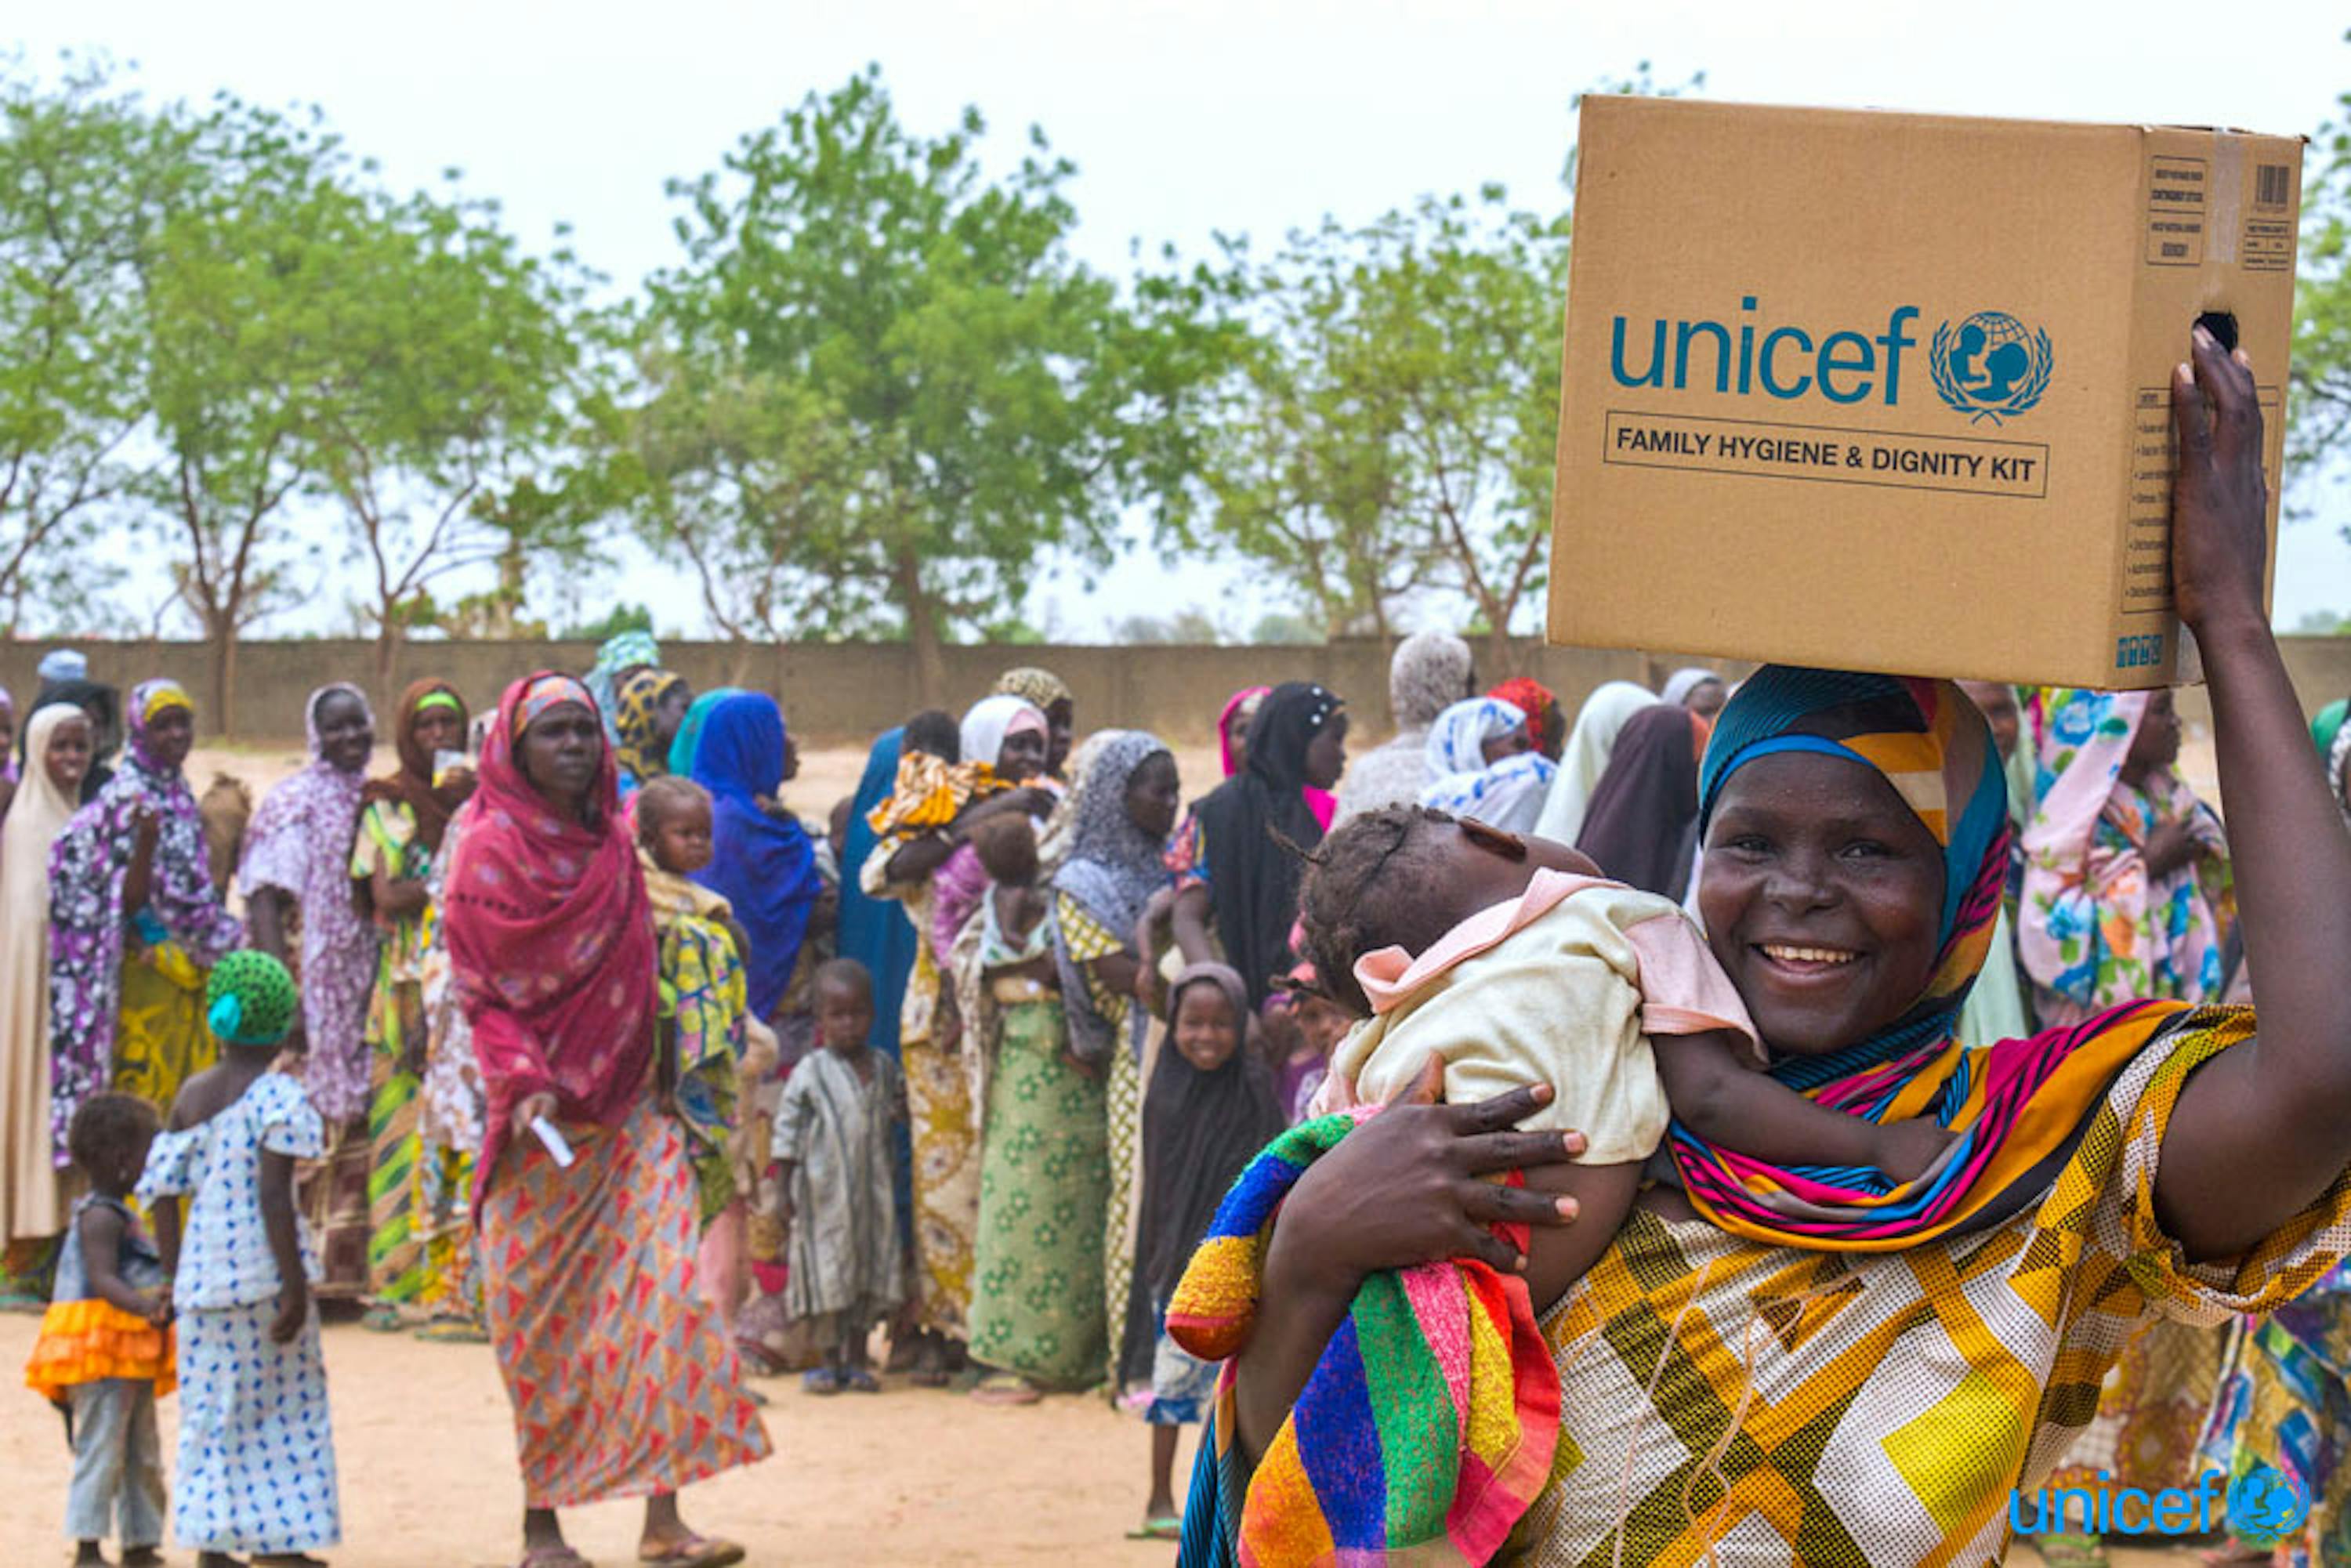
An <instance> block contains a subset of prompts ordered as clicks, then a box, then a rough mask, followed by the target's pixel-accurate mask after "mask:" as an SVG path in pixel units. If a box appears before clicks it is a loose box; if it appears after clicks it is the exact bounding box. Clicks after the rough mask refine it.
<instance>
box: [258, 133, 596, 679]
mask: <svg viewBox="0 0 2351 1568" xmlns="http://www.w3.org/2000/svg"><path fill="white" fill-rule="evenodd" d="M454 177H455V176H454V173H453V175H452V178H453V179H454ZM332 210H333V214H334V216H335V217H336V218H338V219H340V224H339V226H338V227H337V228H336V229H335V231H334V232H333V233H331V234H330V235H319V236H318V237H319V238H320V239H321V240H325V241H329V243H328V244H327V245H325V246H324V247H323V260H324V263H325V276H323V277H321V279H320V289H319V303H320V307H321V311H322V315H323V317H324V326H325V329H326V333H327V340H328V342H329V344H330V345H331V350H330V353H329V355H328V356H326V358H325V359H324V361H323V362H321V363H319V365H318V366H317V367H316V369H317V373H318V376H319V379H318V380H317V381H316V382H314V383H313V384H312V385H311V386H310V387H309V388H308V389H307V394H308V395H306V396H305V397H304V398H303V399H302V400H301V406H302V407H303V409H304V410H305V411H306V413H307V418H306V419H305V420H304V422H303V423H302V426H301V429H300V434H299V444H300V448H301V457H300V461H301V462H302V463H303V465H304V466H305V467H307V469H308V471H309V472H310V473H311V474H313V475H315V476H316V484H317V486H318V487H319V489H320V490H321V491H322V492H323V493H324V494H326V495H328V496H329V497H332V498H333V499H334V500H335V501H336V502H337V503H338V504H339V507H340V511H341V513H342V517H343V521H344V524H345V529H344V546H345V555H346V559H350V560H353V561H356V563H357V564H358V565H359V567H360V570H361V571H362V572H363V573H364V574H365V580H366V592H367V598H366V600H365V601H364V610H365V613H366V615H367V619H368V621H369V622H370V624H371V626H372V627H373V629H374V632H375V684H376V687H377V690H378V691H379V692H381V694H383V695H384V696H385V697H386V698H387V700H388V699H389V697H390V695H391V694H392V687H393V684H394V674H395V670H396V666H397V664H398V661H399V655H400V648H401V644H402V642H403V641H404V639H405V637H406V633H407V631H408V628H409V627H410V626H411V625H412V624H414V623H420V622H422V623H429V616H424V615H422V614H421V613H420V612H421V610H422V609H423V607H424V606H427V605H429V602H430V591H431V590H432V588H433V586H434V584H435V583H437V582H440V581H442V580H444V579H446V578H447V577H449V576H450V575H451V574H453V573H457V572H463V571H465V570H470V569H473V568H476V567H482V566H489V565H497V566H499V567H500V568H501V570H502V573H503V574H504V576H505V577H507V578H512V577H514V576H515V575H517V573H518V572H519V571H520V570H523V569H524V568H525V567H527V565H528V561H529V560H530V559H533V558H534V557H536V556H538V555H542V554H557V555H576V554H578V553H580V551H582V550H583V549H584V548H585V543H586V540H585V537H584V527H583V525H584V522H585V518H584V517H582V516H581V515H580V512H579V511H578V510H577V509H576V508H574V507H570V506H569V505H566V504H565V502H566V497H565V496H564V494H563V493H562V492H561V490H560V489H555V490H549V489H545V488H542V487H540V486H538V484H536V483H532V482H529V481H530V480H531V476H533V475H535V474H538V473H540V472H541V471H543V470H545V469H548V468H549V467H550V466H551V465H553V464H554V463H555V461H556V460H557V458H558V457H559V455H560V454H561V453H562V452H563V451H564V449H565V447H566V444H567V442H568V440H569V437H570V436H571V434H573V431H574V427H575V426H574V401H573V397H572V395H571V394H572V390H573V384H574V376H575V372H576V371H577V370H578V369H579V364H580V350H579V347H578V343H577V340H576V339H575V337H574V335H573V331H572V321H573V317H574V315H575V313H576V311H577V310H578V308H579V305H580V298H581V295H582V293H583V292H584V288H585V284H586V275H585V273H584V272H583V271H582V270H581V269H580V267H579V265H578V262H577V259H576V257H574V256H572V254H571V253H570V252H569V249H568V248H559V249H558V250H557V251H556V252H555V254H554V255H553V256H550V257H549V258H547V259H545V260H541V259H538V258H537V257H533V256H528V255H526V254H524V252H523V251H522V249H521V247H520V246H519V245H518V244H517V241H516V240H515V238H514V236H513V235H509V234H508V233H507V232H506V230H505V229H504V228H503V227H502V226H501V225H500V223H499V220H498V213H497V209H496V206H495V204H490V203H486V202H482V201H475V200H466V199H463V198H450V199H440V198H436V197H434V196H431V195H424V194H418V195H414V196H410V197H407V198H404V199H400V200H393V199H391V198H388V197H386V196H384V195H382V194H381V193H376V192H373V191H364V190H363V191H360V192H357V193H354V194H353V196H352V199H350V200H349V201H346V202H343V203H340V204H334V206H333V209H332Z"/></svg>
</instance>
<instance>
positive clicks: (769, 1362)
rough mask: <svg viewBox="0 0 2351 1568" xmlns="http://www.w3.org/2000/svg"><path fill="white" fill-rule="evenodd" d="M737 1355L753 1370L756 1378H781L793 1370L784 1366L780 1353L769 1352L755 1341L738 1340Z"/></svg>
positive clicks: (736, 1345)
mask: <svg viewBox="0 0 2351 1568" xmlns="http://www.w3.org/2000/svg"><path fill="white" fill-rule="evenodd" d="M735 1354H737V1355H738V1356H740V1357H742V1358H743V1363H744V1364H745V1365H747V1366H748V1367H749V1368H750V1369H751V1375H753V1376H755V1377H779V1376H781V1375H783V1374H785V1373H787V1372H789V1371H790V1370H791V1368H790V1367H789V1366H788V1365H786V1364H784V1357H783V1355H782V1354H781V1353H780V1352H778V1351H772V1350H769V1349H768V1347H767V1346H766V1345H765V1344H763V1343H760V1342H759V1341H758V1340H755V1339H738V1340H737V1341H736V1342H735Z"/></svg>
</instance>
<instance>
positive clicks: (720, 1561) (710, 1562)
mask: <svg viewBox="0 0 2351 1568" xmlns="http://www.w3.org/2000/svg"><path fill="white" fill-rule="evenodd" d="M746 1555H747V1553H746V1552H744V1550H743V1548H742V1547H740V1546H738V1545H737V1544H736V1543H735V1542H732V1541H714V1540H711V1539H708V1538H707V1537H705V1536H700V1535H688V1536H685V1537H684V1538H683V1539H681V1540H677V1541H673V1542H670V1543H669V1544H668V1545H666V1546H664V1547H661V1548H659V1549H658V1550H655V1551H651V1552H649V1551H647V1550H646V1549H645V1548H643V1547H642V1546H640V1547H639V1548H637V1561H638V1562H640V1563H653V1564H655V1565H656V1568H728V1564H730V1563H740V1562H742V1561H743V1559H744V1557H745V1556H746Z"/></svg>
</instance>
